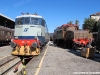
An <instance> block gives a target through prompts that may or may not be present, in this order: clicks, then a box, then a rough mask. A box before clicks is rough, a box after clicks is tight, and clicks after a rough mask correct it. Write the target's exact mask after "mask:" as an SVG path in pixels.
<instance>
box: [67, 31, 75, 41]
mask: <svg viewBox="0 0 100 75" xmlns="http://www.w3.org/2000/svg"><path fill="white" fill-rule="evenodd" d="M66 38H67V39H73V38H74V32H73V31H67V32H66Z"/></svg>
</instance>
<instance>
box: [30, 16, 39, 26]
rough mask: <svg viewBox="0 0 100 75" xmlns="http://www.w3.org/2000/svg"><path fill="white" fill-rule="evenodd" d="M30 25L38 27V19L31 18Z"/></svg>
mask: <svg viewBox="0 0 100 75" xmlns="http://www.w3.org/2000/svg"><path fill="white" fill-rule="evenodd" d="M31 24H33V25H40V18H34V17H31Z"/></svg>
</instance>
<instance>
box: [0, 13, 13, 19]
mask: <svg viewBox="0 0 100 75" xmlns="http://www.w3.org/2000/svg"><path fill="white" fill-rule="evenodd" d="M0 16H2V17H5V18H7V19H9V20H11V21H14V20H13V19H11V18H9V17H7V16H5V15H3V14H1V13H0Z"/></svg>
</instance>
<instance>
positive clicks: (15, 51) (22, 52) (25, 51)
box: [12, 46, 40, 56]
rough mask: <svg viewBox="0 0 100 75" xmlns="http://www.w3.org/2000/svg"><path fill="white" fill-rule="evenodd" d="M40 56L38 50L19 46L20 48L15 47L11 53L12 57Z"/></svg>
mask: <svg viewBox="0 0 100 75" xmlns="http://www.w3.org/2000/svg"><path fill="white" fill-rule="evenodd" d="M39 54H40V48H30V47H29V46H21V47H20V48H18V47H16V48H14V49H13V51H12V55H22V56H24V55H26V56H30V55H39Z"/></svg>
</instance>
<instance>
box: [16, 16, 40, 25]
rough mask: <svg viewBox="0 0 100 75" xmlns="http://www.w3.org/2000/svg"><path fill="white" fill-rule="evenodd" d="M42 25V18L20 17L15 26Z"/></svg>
mask: <svg viewBox="0 0 100 75" xmlns="http://www.w3.org/2000/svg"><path fill="white" fill-rule="evenodd" d="M24 24H31V25H42V18H34V17H20V18H16V20H15V25H24Z"/></svg>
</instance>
